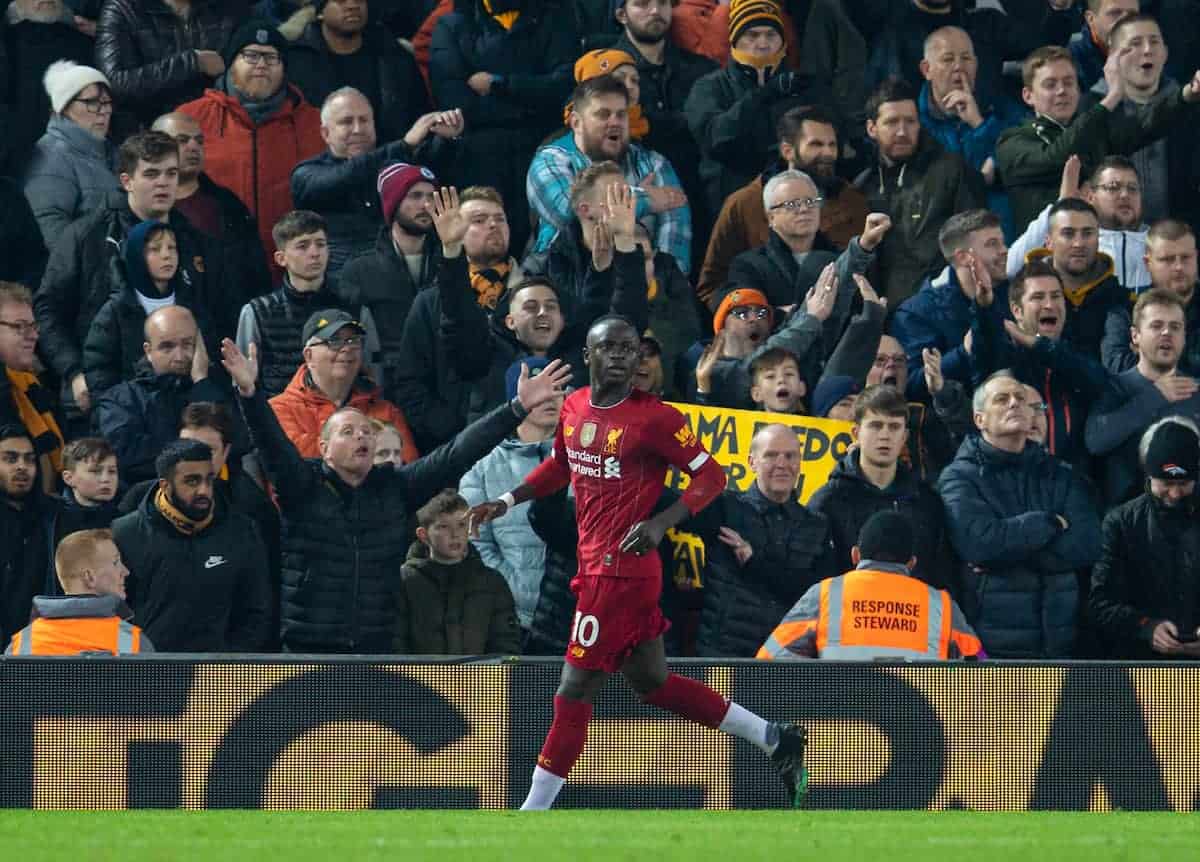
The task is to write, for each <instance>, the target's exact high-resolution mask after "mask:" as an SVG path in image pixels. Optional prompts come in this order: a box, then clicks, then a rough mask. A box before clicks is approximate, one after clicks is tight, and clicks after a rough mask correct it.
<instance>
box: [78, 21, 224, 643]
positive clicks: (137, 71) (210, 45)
mask: <svg viewBox="0 0 1200 862" xmlns="http://www.w3.org/2000/svg"><path fill="white" fill-rule="evenodd" d="M228 5H229V4H228V3H226V2H224V1H223V0H194V2H193V3H192V4H191V9H190V12H189V13H188V16H187V18H186V19H184V18H180V16H179V15H177V14H176V13H175V12H174V11H172V10H171V8H170V7H169V6H167V4H166V3H164V2H162V0H105V3H104V5H103V6H102V7H101V8H100V18H99V20H98V21H97V22H96V65H97V66H99V67H100V71H102V72H103V73H104V74H105V76H106V77H107V78H108V80H109V81H110V82H112V87H113V97H114V98H115V99H116V100H117V104H118V105H119V106H120V107H121V109H122V110H132V111H133V112H134V114H135V116H136V118H137V121H138V122H139V123H140V124H143V125H149V124H150V123H151V122H153V121H154V119H155V118H157V117H158V116H159V115H160V114H164V113H166V112H167V111H170V110H173V109H174V108H175V107H177V106H178V105H182V104H183V103H184V102H190V101H191V100H192V99H198V98H200V96H202V95H203V94H204V88H205V87H207V86H210V85H211V84H212V81H211V80H210V79H209V78H208V77H207V76H206V75H205V74H204V73H203V72H202V71H201V70H200V61H199V60H197V59H196V51H198V50H200V51H216V52H218V53H221V52H223V51H224V50H225V43H226V42H228V41H229V36H230V35H231V34H232V33H233V30H234V28H235V27H236V26H237V24H238V23H239V22H238V21H237V20H236V16H235V15H233V14H231V10H229V9H227V6H228ZM155 643H157V641H155Z"/></svg>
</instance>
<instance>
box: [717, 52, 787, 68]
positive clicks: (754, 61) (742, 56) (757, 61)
mask: <svg viewBox="0 0 1200 862" xmlns="http://www.w3.org/2000/svg"><path fill="white" fill-rule="evenodd" d="M729 56H730V57H732V58H733V62H735V63H737V64H738V65H739V66H749V67H750V68H751V69H774V68H776V67H777V66H778V65H779V64H780V63H782V62H783V59H784V57H786V56H787V48H786V47H785V48H782V49H780V51H779V52H778V53H777V54H772V55H771V56H770V57H757V56H755V55H754V54H747V53H746V52H744V51H739V50H738V49H737V48H730V49H729Z"/></svg>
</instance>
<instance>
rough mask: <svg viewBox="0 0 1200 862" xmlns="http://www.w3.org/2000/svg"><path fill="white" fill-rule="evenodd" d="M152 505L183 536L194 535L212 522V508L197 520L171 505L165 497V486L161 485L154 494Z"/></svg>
mask: <svg viewBox="0 0 1200 862" xmlns="http://www.w3.org/2000/svg"><path fill="white" fill-rule="evenodd" d="M154 506H155V508H157V509H158V513H159V514H160V515H162V516H163V517H164V518H166V519H167V521H168V522H170V524H171V526H172V527H174V528H175V529H176V530H178V531H179V532H181V533H183V535H185V536H194V535H196V534H197V533H199V532H200V531H201V530H203V529H204V528H205V527H207V526H208V525H209V524H211V523H212V519H213V510H212V509H209V510H208V514H207V515H206V516H205V517H204V518H203V519H201V520H199V521H196V520H193V519H192V518H189V517H188V516H187V515H185V514H183V512H181V511H179V510H178V509H176V508H175V506H174V505H172V503H171V501H170V500H169V499H168V498H167V490H166V488H163V487H161V486H160V487H159V489H158V492H157V493H155V495H154Z"/></svg>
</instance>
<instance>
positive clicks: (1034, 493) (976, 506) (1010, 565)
mask: <svg viewBox="0 0 1200 862" xmlns="http://www.w3.org/2000/svg"><path fill="white" fill-rule="evenodd" d="M938 492H939V493H940V494H941V496H942V502H943V503H944V504H945V506H946V524H947V530H948V532H949V535H950V542H951V544H952V545H953V546H954V550H955V551H956V552H957V554H958V556H959V558H960V559H962V560H963V562H964V571H963V589H962V596H961V599H962V601H961V604H962V608H963V612H964V613H966V614H967V617H968V618H969V620H970V622H971V624H972V625H973V626H974V627H975V631H976V632H978V633H979V637H980V639H981V640H982V641H983V646H984V649H986V650H987V653H988V655H989V656H991V657H992V658H1070V657H1071V654H1072V650H1073V648H1074V642H1075V634H1076V621H1077V614H1078V610H1079V607H1078V605H1079V585H1078V580H1077V576H1078V572H1079V571H1080V570H1081V569H1084V568H1086V567H1088V566H1090V565H1091V564H1092V563H1094V562H1095V561H1096V558H1097V556H1098V554H1099V549H1100V519H1099V517H1098V516H1097V513H1096V505H1095V503H1094V502H1093V501H1092V499H1091V498H1090V495H1089V493H1088V488H1087V485H1086V483H1085V480H1084V479H1083V478H1082V477H1081V476H1080V475H1079V474H1078V473H1076V472H1075V471H1074V470H1073V469H1072V468H1071V467H1070V466H1069V465H1067V464H1065V463H1063V462H1061V461H1059V460H1058V459H1056V458H1054V457H1053V456H1052V455H1050V454H1048V453H1047V452H1046V451H1045V450H1044V449H1042V448H1041V447H1040V446H1038V445H1036V444H1034V443H1028V444H1026V446H1025V449H1024V451H1022V452H1020V453H1016V454H1013V453H1009V452H1004V451H1001V450H1000V449H997V448H995V447H994V446H991V445H989V444H988V443H987V442H985V441H984V440H983V438H982V437H978V436H971V437H968V438H967V439H965V440H964V441H963V443H962V445H961V446H960V447H959V449H958V456H957V457H956V458H955V459H954V461H953V462H952V463H951V464H950V465H949V466H948V467H947V468H946V469H945V470H943V471H942V475H941V478H940V480H939V481H938ZM1056 515H1061V516H1062V517H1063V518H1064V519H1065V520H1066V521H1067V523H1068V524H1069V527H1068V529H1066V530H1063V529H1062V526H1061V525H1060V524H1059V522H1058V520H1057V518H1056V517H1055V516H1056Z"/></svg>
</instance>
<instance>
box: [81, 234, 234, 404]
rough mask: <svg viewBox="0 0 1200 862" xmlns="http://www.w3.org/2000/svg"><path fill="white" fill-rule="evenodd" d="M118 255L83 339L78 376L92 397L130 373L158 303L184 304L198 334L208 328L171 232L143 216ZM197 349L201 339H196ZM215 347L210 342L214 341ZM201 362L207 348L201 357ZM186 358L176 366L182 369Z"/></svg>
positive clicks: (163, 305) (141, 351) (142, 350)
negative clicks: (101, 302)
mask: <svg viewBox="0 0 1200 862" xmlns="http://www.w3.org/2000/svg"><path fill="white" fill-rule="evenodd" d="M122 245H123V247H122V249H121V256H120V257H119V258H115V259H114V260H113V261H112V263H111V264H110V266H109V282H110V284H111V286H112V295H111V297H110V298H109V300H108V301H107V302H106V303H104V305H103V306H102V307H101V309H100V311H99V312H98V313H97V314H96V318H95V320H93V321H92V326H91V329H90V330H89V331H88V334H87V338H86V339H85V341H84V344H83V370H84V379H85V380H87V386H88V391H89V392H91V393H92V396H93V398H95V397H98V396H99V395H101V394H103V393H104V392H106V391H108V390H109V389H111V388H112V387H114V386H116V385H117V384H118V383H120V382H122V381H124V380H132V379H133V377H134V376H135V369H134V366H135V365H137V363H138V360H140V359H141V358H142V357H143V356H145V355H146V350H145V345H146V343H147V338H146V333H145V326H146V318H147V317H148V316H149V315H151V314H153V313H154V312H155V311H157V310H158V309H160V308H166V307H167V306H169V305H178V306H182V307H183V308H186V309H189V310H190V311H191V312H192V315H193V316H194V317H195V318H196V325H197V326H199V328H200V335H201V337H203V335H204V334H205V332H206V331H207V330H211V329H212V327H211V325H209V320H208V316H207V314H206V313H205V309H204V308H203V307H202V304H201V302H200V297H199V296H198V295H197V291H196V289H195V288H194V287H193V284H192V281H191V279H190V278H187V277H186V276H185V275H184V274H183V273H182V272H181V270H180V267H179V246H178V243H177V242H176V236H175V231H174V230H173V229H172V228H171V227H169V226H168V225H165V224H163V223H162V222H157V221H143V222H142V223H141V224H139V225H137V226H136V227H134V228H133V229H132V230H131V231H129V236H127V237H126V238H125V242H124V243H123V244H122ZM196 345H197V349H201V348H200V345H201V342H200V341H197V342H196ZM214 347H215V345H214ZM201 361H202V362H203V364H204V365H205V366H207V364H208V357H207V352H206V353H205V355H204V356H203V357H202V360H201ZM190 365H191V363H190V362H187V363H186V364H183V366H182V367H181V368H180V369H179V373H181V374H186V373H187V372H188V369H189V367H190Z"/></svg>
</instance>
